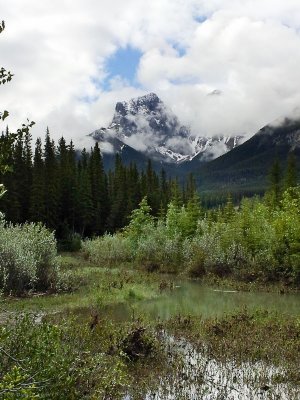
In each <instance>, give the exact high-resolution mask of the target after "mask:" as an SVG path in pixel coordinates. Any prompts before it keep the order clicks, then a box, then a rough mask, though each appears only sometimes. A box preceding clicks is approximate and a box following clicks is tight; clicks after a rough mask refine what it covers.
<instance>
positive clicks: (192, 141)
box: [90, 93, 241, 163]
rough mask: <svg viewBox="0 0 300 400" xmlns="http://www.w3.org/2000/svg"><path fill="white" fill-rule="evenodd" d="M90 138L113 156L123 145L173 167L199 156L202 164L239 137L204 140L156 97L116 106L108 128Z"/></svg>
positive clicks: (235, 143) (96, 132)
mask: <svg viewBox="0 0 300 400" xmlns="http://www.w3.org/2000/svg"><path fill="white" fill-rule="evenodd" d="M90 136H91V137H92V138H93V139H95V140H97V141H99V142H101V143H102V144H104V143H109V144H110V149H111V146H112V147H113V148H114V151H115V152H118V151H122V148H123V147H122V146H123V145H124V144H125V145H127V146H130V147H132V148H133V149H135V150H137V151H141V152H143V153H145V154H146V155H148V156H149V157H151V158H154V159H157V160H160V161H164V162H173V163H182V162H187V161H191V160H192V159H193V158H195V157H196V156H199V155H201V156H202V157H201V159H203V161H205V160H209V159H213V158H216V157H218V156H220V155H222V154H224V153H226V152H227V151H229V150H231V149H232V148H234V147H236V146H238V145H239V144H240V141H241V137H239V136H235V137H230V136H220V137H214V138H207V137H202V136H198V135H195V134H192V133H191V131H190V129H189V128H188V127H186V126H184V125H181V124H180V122H179V120H178V118H177V117H176V115H175V114H174V113H173V112H172V111H171V110H170V109H169V108H168V107H167V106H166V105H165V104H164V103H163V102H162V101H161V100H160V99H159V98H158V96H157V95H156V94H155V93H149V94H147V95H145V96H141V97H138V98H135V99H131V100H130V101H128V102H126V101H123V102H118V103H117V104H116V107H115V113H114V116H113V119H112V122H111V124H110V125H109V126H108V127H107V128H101V129H98V130H96V131H94V132H93V133H91V134H90ZM102 144H101V147H102V148H103V151H104V150H105V148H104V147H105V146H103V145H102Z"/></svg>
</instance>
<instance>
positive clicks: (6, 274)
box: [0, 221, 59, 295]
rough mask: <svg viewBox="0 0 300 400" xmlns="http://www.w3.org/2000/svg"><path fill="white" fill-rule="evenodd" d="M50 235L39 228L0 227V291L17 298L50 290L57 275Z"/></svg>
mask: <svg viewBox="0 0 300 400" xmlns="http://www.w3.org/2000/svg"><path fill="white" fill-rule="evenodd" d="M58 268H59V265H58V258H57V250H56V241H55V238H54V234H53V233H52V232H50V231H48V230H47V229H46V228H45V227H44V226H43V225H41V224H33V223H31V224H24V225H15V226H14V225H8V226H5V225H4V223H3V221H2V222H1V223H0V288H1V290H2V292H4V293H10V292H11V293H14V294H17V295H20V294H22V293H24V292H25V291H28V290H46V289H49V288H51V287H53V286H54V283H55V281H56V278H57V272H58Z"/></svg>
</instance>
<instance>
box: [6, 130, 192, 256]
mask: <svg viewBox="0 0 300 400" xmlns="http://www.w3.org/2000/svg"><path fill="white" fill-rule="evenodd" d="M10 137H11V133H10V132H9V130H8V129H7V131H6V132H5V133H3V134H2V135H1V136H0V150H1V146H2V145H3V146H4V145H5V146H6V147H7V151H6V154H7V155H8V159H7V164H9V165H10V166H11V168H10V169H8V170H7V171H6V174H4V175H3V176H1V173H0V179H2V180H3V183H4V185H5V187H6V189H7V194H6V196H4V197H3V198H2V199H1V200H0V207H1V209H2V210H3V211H4V213H5V215H6V218H7V220H8V221H10V222H12V223H24V222H26V221H33V222H42V223H44V224H45V225H46V226H47V227H48V228H50V229H53V230H55V231H56V237H57V239H58V240H59V242H61V241H62V242H67V241H69V242H70V240H69V239H70V236H72V235H73V234H74V233H75V234H76V233H77V234H79V235H80V236H81V237H91V236H94V235H103V234H104V233H105V232H110V233H112V232H115V231H118V230H121V229H122V228H124V226H126V225H127V224H128V222H129V220H130V219H131V218H132V217H133V215H132V212H133V210H135V209H137V208H138V205H139V203H141V202H142V201H143V199H144V198H147V204H148V205H149V207H151V212H150V213H149V215H150V214H151V215H152V216H157V215H158V214H159V212H160V210H161V211H162V216H163V217H164V216H165V210H166V208H167V204H168V202H169V201H170V200H171V198H172V195H173V192H174V187H176V191H175V192H176V193H175V194H176V197H177V198H179V200H180V201H182V200H183V198H184V200H185V202H186V203H188V202H189V200H190V199H191V198H192V197H191V196H193V192H192V189H190V190H189V194H188V195H187V194H185V193H184V190H181V189H180V188H179V187H178V185H177V184H176V183H175V182H174V181H172V180H169V179H168V180H167V177H166V174H165V173H164V171H162V172H161V174H160V175H158V174H157V173H156V172H155V171H154V170H153V169H152V166H151V163H149V165H148V167H147V173H146V174H145V173H144V172H143V171H138V170H137V167H136V165H134V164H130V165H129V166H126V165H125V164H124V163H123V162H122V160H121V158H120V156H119V155H116V157H115V166H114V168H113V169H112V170H110V171H109V172H106V171H105V170H104V166H103V159H102V154H101V150H100V147H99V144H98V143H95V145H94V147H93V148H92V149H91V151H90V152H87V151H86V150H85V149H83V151H82V152H81V155H80V156H79V155H77V154H76V151H75V148H74V144H73V142H72V141H71V142H70V143H67V142H66V140H65V139H64V138H61V139H60V140H59V141H58V146H57V145H56V144H55V142H54V141H53V140H52V138H51V136H50V132H49V129H47V131H46V136H45V141H44V143H42V140H41V139H40V138H38V139H37V141H36V145H35V149H34V154H32V143H31V141H32V139H31V136H30V135H29V134H28V133H26V134H24V135H22V137H18V138H17V140H16V141H14V142H11V141H10V140H9V138H10ZM0 181H1V180H0ZM134 218H138V215H136V216H134ZM140 222H142V221H140ZM132 229H133V226H132ZM62 245H63V246H65V249H67V246H68V245H70V246H71V247H72V246H73V243H72V241H71V243H69V244H68V243H62Z"/></svg>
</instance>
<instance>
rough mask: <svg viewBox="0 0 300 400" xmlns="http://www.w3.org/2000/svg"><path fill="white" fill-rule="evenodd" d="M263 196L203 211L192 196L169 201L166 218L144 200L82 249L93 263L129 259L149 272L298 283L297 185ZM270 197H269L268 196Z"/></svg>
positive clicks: (299, 199) (299, 230) (299, 231)
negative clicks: (126, 219)
mask: <svg viewBox="0 0 300 400" xmlns="http://www.w3.org/2000/svg"><path fill="white" fill-rule="evenodd" d="M272 190H273V189H272V188H271V190H270V192H269V193H268V194H267V195H266V199H265V200H261V199H257V198H254V199H252V200H249V199H244V200H243V201H242V202H241V204H240V207H239V208H238V209H236V208H234V206H233V204H232V201H231V198H230V197H229V198H228V201H227V204H226V205H225V207H223V208H222V209H221V208H219V209H217V210H213V211H209V212H204V211H203V210H202V209H201V207H200V205H199V200H198V199H197V197H196V196H194V197H193V198H192V199H191V200H190V201H189V202H188V204H187V206H181V205H180V204H178V203H177V204H176V202H175V201H172V202H171V203H169V205H168V208H167V213H166V218H159V219H158V220H155V219H154V218H153V217H152V216H151V214H150V208H149V206H148V204H147V201H146V199H144V200H143V201H142V202H141V203H140V207H139V209H137V210H135V211H134V212H133V213H132V216H131V221H130V223H129V225H128V227H127V228H126V229H125V230H124V231H123V233H122V234H121V233H119V234H117V235H115V236H104V237H102V238H98V239H96V240H91V241H87V242H86V243H85V244H84V251H85V252H86V254H87V256H88V257H92V259H93V260H97V262H98V263H112V264H114V263H118V262H124V261H130V260H131V261H132V262H134V263H136V264H138V265H141V266H143V267H144V268H145V269H146V270H148V271H151V270H152V271H154V270H161V271H165V272H180V273H185V272H187V273H189V274H190V275H191V276H193V277H201V276H203V275H207V274H212V275H215V276H218V277H228V276H231V277H233V278H234V279H236V280H238V281H242V282H253V281H259V282H261V283H267V282H278V281H281V282H283V283H284V284H285V285H287V286H289V285H294V286H299V283H300V214H299V209H300V188H299V187H294V188H289V189H287V190H286V191H284V192H283V193H282V194H280V199H278V198H277V197H278V196H279V193H278V192H277V187H276V198H275V200H274V197H273V191H272ZM270 199H272V201H270Z"/></svg>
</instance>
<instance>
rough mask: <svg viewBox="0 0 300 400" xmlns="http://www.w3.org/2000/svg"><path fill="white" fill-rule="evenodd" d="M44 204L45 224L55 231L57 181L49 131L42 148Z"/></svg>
mask: <svg viewBox="0 0 300 400" xmlns="http://www.w3.org/2000/svg"><path fill="white" fill-rule="evenodd" d="M44 159H45V166H44V171H45V173H44V179H45V191H44V203H45V222H46V224H47V226H48V227H50V228H52V229H56V228H57V226H58V222H59V214H58V211H59V179H58V167H57V160H56V152H55V144H54V142H53V141H52V140H51V139H50V133H49V129H48V128H47V131H46V139H45V146H44Z"/></svg>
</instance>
